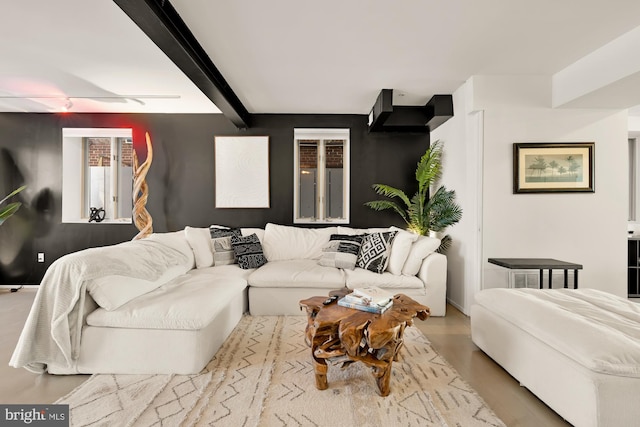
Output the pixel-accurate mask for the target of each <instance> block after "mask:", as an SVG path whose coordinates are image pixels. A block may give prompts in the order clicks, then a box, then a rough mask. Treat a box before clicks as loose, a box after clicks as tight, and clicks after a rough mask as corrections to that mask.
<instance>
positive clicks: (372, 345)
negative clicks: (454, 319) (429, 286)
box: [300, 290, 430, 396]
mask: <svg viewBox="0 0 640 427" xmlns="http://www.w3.org/2000/svg"><path fill="white" fill-rule="evenodd" d="M349 292H350V291H345V290H339V291H331V292H330V293H329V296H338V297H342V296H344V295H346V294H348V293H349ZM328 301H329V300H328V299H327V297H322V296H317V297H311V298H308V299H304V300H301V301H300V307H301V308H302V307H304V308H305V309H306V310H307V317H308V322H307V326H306V330H305V341H306V342H307V345H309V346H310V347H311V356H312V357H313V365H314V370H315V376H316V387H317V388H318V390H326V389H327V387H328V385H327V360H329V361H330V362H332V363H336V364H341V365H342V367H344V366H345V365H348V364H350V363H353V362H357V361H360V362H363V363H364V364H366V365H367V366H370V367H371V368H372V370H373V376H374V377H375V379H376V383H377V384H378V390H379V392H380V395H381V396H387V395H388V394H389V392H390V391H391V390H390V386H389V382H390V379H391V363H392V362H393V361H394V360H396V361H397V360H398V358H399V355H398V352H399V351H400V348H401V347H402V343H403V339H402V335H403V333H404V329H405V328H406V327H407V326H411V325H412V324H413V318H414V317H418V318H419V319H420V320H426V319H427V318H428V317H429V315H430V310H429V307H427V306H424V305H422V304H418V303H417V302H416V301H414V300H412V299H411V298H409V297H408V296H406V295H403V294H398V295H396V296H395V297H394V299H393V306H392V307H391V308H390V309H388V310H387V311H386V312H384V313H383V314H374V313H368V312H366V311H360V310H355V309H352V308H346V307H342V306H339V305H338V303H337V300H336V299H334V300H332V301H331V302H329V303H327V304H325V303H326V302H328Z"/></svg>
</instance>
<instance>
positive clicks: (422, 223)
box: [365, 141, 462, 252]
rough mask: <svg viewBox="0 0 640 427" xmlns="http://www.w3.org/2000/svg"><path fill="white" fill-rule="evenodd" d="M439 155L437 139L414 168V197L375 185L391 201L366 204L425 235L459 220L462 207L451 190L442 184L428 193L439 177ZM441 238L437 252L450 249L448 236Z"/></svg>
mask: <svg viewBox="0 0 640 427" xmlns="http://www.w3.org/2000/svg"><path fill="white" fill-rule="evenodd" d="M441 158H442V143H441V142H440V141H436V142H434V143H433V144H431V146H430V147H429V148H428V149H427V151H426V152H425V153H424V155H423V156H422V158H421V159H420V161H419V162H418V167H417V168H416V181H417V183H418V191H416V193H415V194H414V195H413V197H411V198H409V196H407V195H406V194H405V192H404V191H402V190H400V189H397V188H395V187H391V186H389V185H385V184H374V185H373V189H374V190H375V192H376V193H378V194H379V195H381V196H385V197H388V198H389V199H390V200H374V201H371V202H366V203H365V205H366V206H368V207H370V208H371V209H374V210H377V211H381V210H386V209H391V210H393V211H395V212H397V213H398V214H399V215H400V216H401V217H402V219H403V220H404V222H406V223H407V228H408V230H409V231H411V232H413V233H416V234H418V235H421V236H425V235H428V234H429V232H431V231H433V232H436V233H442V232H444V230H445V229H446V228H447V227H449V226H450V225H454V224H456V223H457V222H458V221H460V219H461V218H462V209H461V208H460V206H459V205H458V204H457V203H456V201H455V199H456V193H455V191H454V190H447V189H446V188H445V186H443V185H441V186H440V187H439V188H438V189H437V190H436V191H435V192H434V193H433V194H431V195H430V194H429V189H430V187H431V186H432V185H433V184H435V183H436V182H437V180H438V179H439V178H440V174H441V169H442V161H441ZM398 199H399V200H398ZM396 200H398V201H396ZM399 202H401V203H399ZM441 241H442V242H441V244H440V247H439V248H438V252H444V251H446V250H447V249H448V248H449V246H450V245H451V237H450V236H449V235H444V236H443V237H442V238H441Z"/></svg>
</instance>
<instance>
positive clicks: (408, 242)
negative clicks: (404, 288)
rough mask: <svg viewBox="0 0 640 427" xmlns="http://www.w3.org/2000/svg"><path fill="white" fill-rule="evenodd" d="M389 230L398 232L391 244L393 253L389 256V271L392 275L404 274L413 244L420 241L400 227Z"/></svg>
mask: <svg viewBox="0 0 640 427" xmlns="http://www.w3.org/2000/svg"><path fill="white" fill-rule="evenodd" d="M389 230H391V231H395V232H396V237H394V238H393V243H392V244H391V253H390V254H389V263H388V264H387V271H388V272H389V273H392V274H402V268H403V267H404V263H405V262H406V261H407V258H408V257H409V252H410V251H411V246H412V245H413V242H415V241H416V240H418V235H417V234H415V233H411V232H409V231H405V230H401V229H400V228H398V227H391V228H390V229H389Z"/></svg>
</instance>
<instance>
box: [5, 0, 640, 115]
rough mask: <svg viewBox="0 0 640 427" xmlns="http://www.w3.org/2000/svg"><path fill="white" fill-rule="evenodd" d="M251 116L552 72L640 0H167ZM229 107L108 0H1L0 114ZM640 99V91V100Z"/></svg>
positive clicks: (353, 106) (360, 109)
mask: <svg viewBox="0 0 640 427" xmlns="http://www.w3.org/2000/svg"><path fill="white" fill-rule="evenodd" d="M170 1H171V3H172V4H173V5H174V7H175V8H176V10H177V11H178V12H179V13H180V15H181V16H182V18H183V19H184V21H185V22H186V24H187V25H188V26H189V27H190V28H191V30H192V32H193V34H194V35H195V37H196V38H197V39H198V40H199V41H200V44H201V45H202V46H203V48H204V49H205V50H206V52H207V53H208V54H209V56H210V58H211V59H212V61H213V62H214V64H215V65H216V66H217V67H218V69H219V70H220V72H221V73H222V75H223V76H224V77H225V79H226V80H227V82H228V83H229V84H230V86H231V88H232V89H233V90H234V92H235V93H236V95H238V97H239V98H240V100H241V101H242V102H243V103H244V105H245V107H246V108H247V109H248V110H249V112H251V113H357V114H366V113H367V112H368V111H369V110H370V109H371V106H372V105H373V102H374V101H375V99H376V97H377V95H378V93H379V92H380V90H381V89H383V88H390V89H394V90H395V92H394V94H395V96H396V99H395V103H396V104H398V105H400V104H405V105H418V104H424V103H425V102H426V101H427V100H428V99H429V98H431V96H432V95H434V94H447V93H453V91H455V90H456V89H457V88H458V87H459V86H460V85H461V84H462V83H463V82H464V81H465V80H467V79H468V78H469V77H471V76H473V75H483V74H516V75H517V74H544V75H549V76H551V75H553V74H554V73H556V72H558V71H561V70H562V69H564V68H565V67H567V66H569V65H571V64H572V63H574V62H575V61H577V60H578V59H580V58H582V57H583V56H585V55H587V54H589V53H590V52H593V51H594V50H596V49H598V48H600V47H601V46H603V45H605V44H607V43H608V42H609V41H611V40H613V39H615V38H616V37H619V36H621V35H623V34H625V33H627V32H628V31H630V30H632V29H633V28H635V27H637V26H638V25H640V21H639V20H638V18H637V17H638V16H640V2H639V1H637V0H608V1H603V0H597V1H596V0H563V1H557V0H536V1H524V0H483V1H478V0H447V1H442V0H402V1H389V0H351V1H345V0H324V1H321V2H318V1H316V2H312V1H304V0H278V1H270V2H269V1H255V0H215V1H211V0H170ZM67 98H69V99H70V101H71V102H72V104H73V106H72V109H71V111H75V112H163V113H211V112H218V111H219V110H217V108H215V106H213V105H212V104H211V102H210V101H209V100H208V98H207V97H205V96H204V95H203V94H202V93H201V92H200V91H199V90H198V89H197V88H196V87H195V85H194V84H193V83H191V81H190V80H189V79H188V78H186V77H185V76H184V75H183V74H182V73H181V72H180V70H179V69H178V68H177V67H176V66H175V65H174V64H173V63H172V62H171V61H170V60H169V59H167V57H166V56H165V55H164V54H163V53H162V52H161V51H160V49H159V48H157V47H156V46H155V45H154V44H153V43H152V42H151V41H150V40H149V39H148V38H147V37H146V36H145V35H144V34H143V33H142V31H141V30H140V29H138V27H137V26H136V25H135V24H134V23H133V22H132V21H131V20H130V19H129V18H128V17H127V16H126V15H125V14H124V12H122V11H121V10H120V8H119V7H118V6H117V5H116V4H115V3H113V2H112V1H111V0H91V1H87V0H56V1H50V0H20V1H18V0H13V1H4V2H3V5H2V13H1V14H0V111H14V112H57V111H61V109H62V107H63V106H64V105H65V104H66V103H67ZM638 103H640V99H639V100H638Z"/></svg>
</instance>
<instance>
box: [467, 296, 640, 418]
mask: <svg viewBox="0 0 640 427" xmlns="http://www.w3.org/2000/svg"><path fill="white" fill-rule="evenodd" d="M471 335H472V340H473V342H474V343H475V344H476V345H477V346H478V347H480V348H481V349H482V350H483V351H484V352H485V353H486V354H488V355H489V356H490V357H491V358H492V359H494V360H495V361H496V362H497V363H499V364H500V365H501V366H502V367H503V368H504V369H505V370H507V371H508V372H509V373H510V374H511V375H512V376H513V377H515V378H516V379H517V380H518V381H520V383H521V385H523V386H525V387H527V388H528V389H529V390H530V391H531V392H532V393H534V394H535V395H536V396H538V397H539V398H540V399H541V400H542V401H543V402H545V403H546V404H547V405H548V406H549V407H551V408H552V409H553V410H554V411H556V412H557V413H558V414H559V415H560V416H562V417H563V418H565V419H566V420H567V421H569V422H570V423H572V424H573V425H575V426H580V427H582V426H605V427H608V426H612V427H613V426H616V427H617V426H633V425H640V404H639V403H640V402H639V399H640V304H636V303H633V302H630V301H628V300H626V299H623V298H619V297H616V296H614V295H611V294H608V293H605V292H602V291H598V290H594V289H580V290H574V289H553V290H549V289H487V290H483V291H481V292H479V293H478V294H477V295H476V302H475V304H474V305H473V306H472V307H471Z"/></svg>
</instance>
